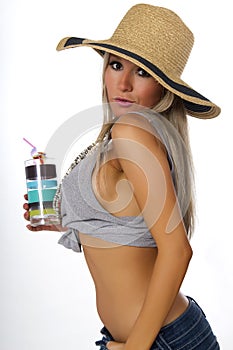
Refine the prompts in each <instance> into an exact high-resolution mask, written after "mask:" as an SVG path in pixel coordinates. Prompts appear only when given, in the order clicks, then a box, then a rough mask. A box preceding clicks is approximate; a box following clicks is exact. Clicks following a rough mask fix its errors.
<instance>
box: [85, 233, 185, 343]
mask: <svg viewBox="0 0 233 350" xmlns="http://www.w3.org/2000/svg"><path fill="white" fill-rule="evenodd" d="M80 240H81V243H82V245H83V250H84V254H85V258H86V261H87V264H88V267H89V270H90V273H91V275H92V278H93V281H94V284H95V289H96V302H97V311H98V314H99V317H100V319H101V321H102V322H103V324H104V325H105V327H107V329H108V330H109V332H110V333H111V334H112V336H113V337H114V339H115V340H116V341H119V342H125V341H126V340H127V338H128V336H129V334H130V331H131V329H132V327H133V325H134V323H135V321H136V319H137V317H138V315H139V313H140V310H141V308H142V306H143V302H144V299H145V297H146V293H147V288H148V286H149V283H150V279H151V274H152V271H153V267H154V264H155V263H156V257H157V248H141V247H130V246H119V245H118V246H117V245H115V244H112V243H108V242H105V241H102V240H99V239H95V238H90V236H87V235H85V234H80ZM187 306H188V300H187V298H186V297H185V296H183V295H182V294H181V293H179V294H178V295H177V297H176V299H175V302H174V303H173V306H172V308H171V309H170V312H169V313H168V315H167V317H166V319H165V321H164V324H163V325H166V324H168V323H170V322H172V321H174V320H175V319H176V318H177V317H179V316H180V315H181V314H182V313H183V312H184V311H185V309H186V308H187ZM155 312H156V311H155Z"/></svg>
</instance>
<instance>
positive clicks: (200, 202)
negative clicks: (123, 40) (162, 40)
mask: <svg viewBox="0 0 233 350" xmlns="http://www.w3.org/2000/svg"><path fill="white" fill-rule="evenodd" d="M135 3H136V2H135V1H130V0H124V1H121V0H120V1H119V0H117V1H110V0H99V1H94V0H93V1H90V0H85V1H82V2H81V1H77V0H76V1H73V0H66V1H61V0H40V1H36V0H34V1H31V0H18V1H17V0H5V1H3V0H2V1H1V3H0V16H1V17H0V21H1V22H0V24H1V29H0V33H1V41H0V42H1V55H0V60H1V65H0V67H1V68H0V69H1V95H0V96H1V102H0V108H1V129H0V130H1V137H0V142H1V164H0V165H1V172H0V173H1V179H0V180H1V244H0V250H1V252H0V263H1V265H0V266H1V270H0V272H1V277H0V278H1V289H0V318H1V319H0V320H1V326H0V348H1V349H2V350H41V349H43V350H51V349H56V350H65V349H69V350H74V349H87V350H89V349H94V348H95V345H94V341H95V340H96V339H98V338H99V328H100V327H101V326H102V325H101V323H100V321H99V320H98V317H97V314H96V311H95V296H94V288H93V283H92V281H91V279H90V276H89V273H88V270H87V268H86V266H85V262H84V258H83V254H76V253H73V252H72V251H69V250H67V249H65V248H63V247H62V246H60V245H58V244H57V240H58V239H59V237H60V233H53V232H50V233H49V232H42V233H31V232H29V231H27V229H26V228H25V222H24V220H23V209H22V204H23V194H24V193H25V179H24V160H25V159H27V158H30V148H29V147H28V146H27V145H26V144H25V143H24V142H23V141H22V138H23V137H26V138H28V139H29V140H30V141H31V142H32V143H34V144H35V145H36V146H37V148H38V149H39V150H43V149H45V147H46V144H47V142H48V141H49V139H50V137H51V135H52V134H53V133H54V131H55V130H56V129H57V128H58V127H59V126H60V125H61V124H62V123H63V122H65V121H66V120H67V119H68V118H70V117H72V116H73V115H75V114H76V113H77V112H80V111H82V110H83V109H86V108H89V107H92V106H95V105H97V104H100V103H101V91H100V86H101V58H100V57H99V56H98V55H97V54H96V53H95V52H94V51H93V50H91V49H86V48H79V49H76V50H67V51H65V52H60V53H58V52H56V50H55V47H56V44H57V42H58V41H59V40H60V39H61V38H62V37H64V36H69V35H71V36H72V35H73V36H75V35H76V36H79V37H87V38H91V39H97V40H98V39H106V38H108V37H110V36H111V34H112V32H113V30H114V29H115V27H116V26H117V25H118V23H119V21H120V19H121V18H122V16H123V15H124V14H125V12H126V11H127V10H128V9H129V8H130V7H131V6H132V5H134V4H135ZM148 3H151V4H154V5H159V6H164V7H169V8H171V9H173V10H175V11H176V12H177V13H178V14H179V15H180V16H181V18H183V20H184V21H185V22H186V24H187V25H188V26H189V27H190V28H191V29H192V31H193V32H194V34H195V38H196V42H195V46H194V49H193V51H192V54H191V57H190V60H189V63H188V65H187V67H186V69H185V72H184V74H183V79H184V80H186V81H187V82H188V83H189V84H190V85H191V86H192V87H193V88H195V89H196V90H197V91H199V92H200V93H203V94H204V95H205V96H206V97H208V98H209V99H211V100H213V101H214V102H215V103H217V104H218V105H220V106H221V107H222V114H221V116H220V117H219V118H217V119H213V120H207V121H203V120H198V119H194V118H189V120H190V135H191V144H192V150H193V155H194V162H195V167H196V189H197V214H198V223H197V227H196V232H195V236H194V238H193V240H192V245H193V249H194V256H193V259H192V262H191V265H190V269H189V271H188V274H187V276H186V279H185V282H184V285H183V291H184V292H185V293H186V294H189V295H191V296H192V297H194V298H195V299H197V301H198V302H199V303H200V304H201V306H203V308H204V310H205V313H206V314H207V316H208V319H209V320H210V322H211V325H212V327H213V329H214V332H215V333H216V334H217V336H218V338H219V341H220V343H221V344H222V349H224V350H231V349H232V344H233V334H232V313H233V305H232V293H233V282H232V242H233V240H232V235H233V229H232V222H231V220H232V216H233V214H232V195H233V191H232V182H231V180H232V175H231V169H232V167H231V162H232V118H233V115H232V109H231V105H232V96H231V95H232V92H231V91H232V88H231V82H232V49H231V47H230V45H231V44H230V43H232V38H231V36H230V35H231V33H232V16H231V14H232V11H231V10H230V2H229V1H227V0H222V1H221V2H220V1H212V0H205V1H203V0H191V1H185V0H177V1H172V0H170V1H169V0H164V1H148ZM80 123H82V120H80ZM77 133H78V131H77Z"/></svg>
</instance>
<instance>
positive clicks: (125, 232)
mask: <svg viewBox="0 0 233 350" xmlns="http://www.w3.org/2000/svg"><path fill="white" fill-rule="evenodd" d="M108 145H109V144H108ZM98 151H99V150H98V149H95V150H94V151H93V152H91V153H90V154H89V155H87V156H86V157H85V158H84V159H82V161H81V162H80V163H79V164H77V165H76V166H75V168H74V169H73V170H72V171H71V172H70V174H69V175H68V176H66V177H65V178H64V180H63V182H62V187H61V191H62V197H61V217H62V226H63V227H68V229H67V231H66V232H65V233H64V234H63V235H62V237H61V238H60V239H59V241H58V243H59V244H62V245H63V246H65V247H66V248H69V249H72V250H73V251H75V252H81V244H80V240H79V232H82V233H84V234H87V235H88V236H91V237H94V238H100V239H102V240H104V241H107V242H111V243H115V244H117V245H127V246H135V247H156V243H155V241H154V239H153V237H152V235H151V233H150V231H149V230H148V228H147V225H146V223H145V221H144V218H143V216H141V215H139V216H120V217H119V216H115V215H113V214H111V213H109V212H108V211H107V210H106V209H104V208H103V206H102V205H101V204H100V202H99V201H98V200H97V198H96V196H95V193H94V191H93V187H92V174H93V171H94V167H95V164H96V161H97V156H98ZM168 160H169V164H170V168H171V173H172V175H173V166H172V160H171V157H170V155H169V153H168Z"/></svg>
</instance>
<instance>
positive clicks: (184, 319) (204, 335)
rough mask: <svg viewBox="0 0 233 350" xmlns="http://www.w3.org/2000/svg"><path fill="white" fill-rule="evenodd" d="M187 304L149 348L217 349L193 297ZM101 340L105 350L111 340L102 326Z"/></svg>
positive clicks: (101, 345) (179, 349)
mask: <svg viewBox="0 0 233 350" xmlns="http://www.w3.org/2000/svg"><path fill="white" fill-rule="evenodd" d="M188 299H189V306H188V308H187V309H186V310H185V312H184V313H183V314H182V315H181V316H179V317H178V318H177V319H176V320H174V321H173V322H171V323H169V324H168V325H166V326H164V327H162V328H161V330H160V332H159V334H158V336H157V337H156V339H155V341H154V342H153V344H152V346H151V349H150V350H194V349H195V350H219V349H220V347H219V344H218V342H217V339H216V337H215V335H214V334H213V332H212V329H211V327H210V325H209V323H208V321H207V319H206V317H205V314H204V312H203V311H202V309H201V308H200V306H199V305H198V304H197V303H196V302H195V300H194V299H192V298H190V297H188ZM101 333H102V334H103V338H102V340H99V341H97V342H96V345H99V346H100V349H99V350H107V347H106V344H107V342H109V341H113V340H114V339H113V337H112V336H111V334H110V333H109V331H108V330H107V329H106V328H105V327H103V329H102V330H101Z"/></svg>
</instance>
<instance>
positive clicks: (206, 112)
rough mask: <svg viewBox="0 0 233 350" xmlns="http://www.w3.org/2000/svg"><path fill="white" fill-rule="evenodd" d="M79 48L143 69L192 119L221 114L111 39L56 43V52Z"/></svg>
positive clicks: (188, 89) (184, 84) (176, 81)
mask: <svg viewBox="0 0 233 350" xmlns="http://www.w3.org/2000/svg"><path fill="white" fill-rule="evenodd" d="M80 46H88V47H91V48H93V49H94V50H96V51H97V52H98V53H99V54H100V55H101V56H103V55H104V53H105V52H108V53H112V54H115V55H117V56H120V57H122V58H125V59H127V60H129V61H131V62H133V63H135V64H136V65H138V66H140V67H141V68H143V69H145V70H146V71H147V72H148V73H149V74H150V75H151V76H153V77H154V78H155V79H156V80H157V81H158V82H159V83H160V84H161V85H162V86H164V87H165V88H166V89H168V90H169V91H171V92H173V93H174V94H175V95H177V96H179V97H181V98H182V100H183V103H184V106H185V109H186V111H187V113H188V114H189V115H191V116H193V117H196V118H201V119H210V118H214V117H217V116H218V115H219V113H220V112H221V109H220V108H219V107H218V106H217V105H215V104H214V103H213V102H211V101H210V100H208V99H207V98H206V97H204V96H203V95H201V94H199V93H198V92H197V91H195V90H194V89H193V88H191V86H189V85H188V84H186V83H185V82H184V81H183V80H182V79H180V78H179V77H175V76H171V74H169V76H168V74H165V73H164V72H162V70H161V69H160V68H159V67H158V66H156V65H155V64H152V63H151V62H149V61H148V60H146V59H145V58H143V57H142V56H141V55H138V54H136V53H133V52H132V51H130V50H128V49H126V48H124V47H122V45H121V46H119V45H118V44H116V43H114V42H112V41H111V39H109V40H102V41H94V40H89V39H83V38H77V37H66V38H64V39H62V40H61V41H60V42H59V43H58V45H57V50H58V51H61V50H65V49H69V48H75V47H80Z"/></svg>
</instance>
